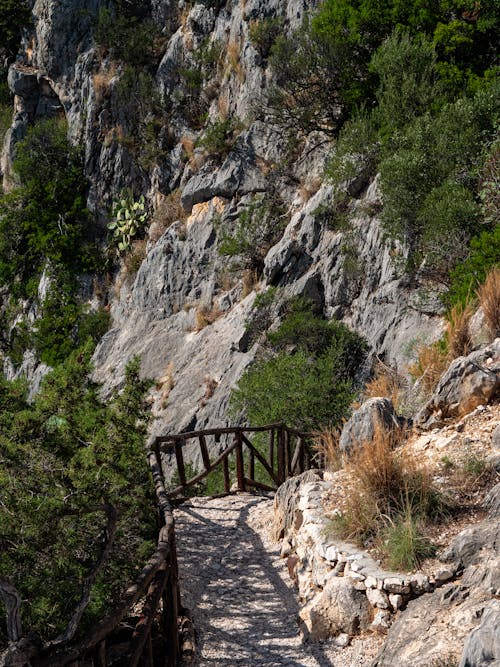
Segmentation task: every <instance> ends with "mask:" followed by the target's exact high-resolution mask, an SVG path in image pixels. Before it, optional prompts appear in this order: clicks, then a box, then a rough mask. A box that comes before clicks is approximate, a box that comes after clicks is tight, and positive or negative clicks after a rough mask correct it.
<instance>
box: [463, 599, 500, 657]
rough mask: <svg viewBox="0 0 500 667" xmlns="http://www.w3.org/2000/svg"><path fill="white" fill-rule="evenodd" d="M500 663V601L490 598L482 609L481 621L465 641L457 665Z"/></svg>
mask: <svg viewBox="0 0 500 667" xmlns="http://www.w3.org/2000/svg"><path fill="white" fill-rule="evenodd" d="M498 665H500V601H499V600H492V601H491V602H490V603H489V604H487V605H486V607H485V608H484V609H483V614H482V617H481V623H480V625H479V627H478V628H476V630H474V631H473V632H471V634H470V635H469V636H468V637H467V639H466V641H465V646H464V650H463V653H462V659H461V660H460V665H459V667H498Z"/></svg>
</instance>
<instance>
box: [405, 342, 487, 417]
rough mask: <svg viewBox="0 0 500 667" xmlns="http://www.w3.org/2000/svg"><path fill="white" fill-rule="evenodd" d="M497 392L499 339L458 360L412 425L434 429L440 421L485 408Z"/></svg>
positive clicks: (444, 376) (446, 373)
mask: <svg viewBox="0 0 500 667" xmlns="http://www.w3.org/2000/svg"><path fill="white" fill-rule="evenodd" d="M499 389H500V338H497V339H496V340H495V341H494V342H493V343H491V345H488V346H487V347H484V348H482V349H481V350H476V351H475V352H471V354H469V355H468V356H466V357H458V359H455V360H454V361H453V362H452V363H451V364H450V366H449V368H448V370H446V371H445V373H444V374H443V375H442V376H441V379H440V380H439V383H438V385H437V387H436V390H435V392H434V394H433V396H432V397H431V399H430V400H429V401H428V403H427V404H426V405H425V406H424V407H423V408H422V410H420V412H419V413H418V414H417V416H416V418H415V423H416V424H417V425H419V426H420V427H421V428H423V429H426V428H427V429H428V428H434V427H436V426H438V425H439V424H440V423H441V422H442V421H443V420H445V419H448V418H451V417H460V416H462V415H465V414H467V413H469V412H471V411H472V410H474V409H475V408H476V407H477V406H478V405H486V404H487V403H489V402H490V401H491V400H492V399H493V397H494V396H495V395H496V394H497V392H498V390H499Z"/></svg>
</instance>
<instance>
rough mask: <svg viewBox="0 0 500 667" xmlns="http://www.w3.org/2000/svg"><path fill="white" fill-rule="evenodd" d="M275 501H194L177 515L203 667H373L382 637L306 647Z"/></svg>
mask: <svg viewBox="0 0 500 667" xmlns="http://www.w3.org/2000/svg"><path fill="white" fill-rule="evenodd" d="M272 520H273V501H272V498H271V497H270V496H258V495H252V494H238V495H231V496H225V497H222V498H193V499H191V500H189V501H186V502H185V503H183V504H181V505H179V506H178V507H177V508H176V510H175V521H176V541H177V552H178V559H179V573H180V588H181V598H182V604H183V605H184V606H186V607H188V608H189V609H190V611H191V614H192V617H193V623H194V627H195V632H196V656H197V657H196V661H195V664H196V665H201V666H207V667H368V666H369V665H370V663H371V661H372V659H373V657H374V656H375V654H376V653H377V650H378V647H379V646H380V644H381V642H382V638H381V637H378V636H375V635H368V636H365V637H359V638H355V639H354V640H353V642H352V644H351V645H350V646H349V647H347V648H343V649H341V648H339V647H337V646H335V643H334V641H333V640H332V641H329V642H324V643H319V642H314V643H313V642H310V643H308V642H303V641H302V636H301V634H300V631H299V626H298V622H297V621H298V612H299V606H298V597H297V592H296V590H295V589H294V587H293V582H292V581H291V580H290V578H289V576H288V570H287V567H286V560H284V559H281V558H280V555H279V544H277V543H274V542H273V541H272V539H271V526H272Z"/></svg>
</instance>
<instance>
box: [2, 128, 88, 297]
mask: <svg viewBox="0 0 500 667" xmlns="http://www.w3.org/2000/svg"><path fill="white" fill-rule="evenodd" d="M14 170H15V172H16V174H17V175H18V178H19V183H20V185H19V187H18V188H16V189H15V190H14V191H12V192H10V193H8V194H6V195H3V196H2V197H1V198H0V283H2V284H4V285H5V284H8V285H9V286H10V288H11V290H12V292H13V293H14V294H20V295H26V294H28V293H29V292H30V291H31V290H32V288H33V286H34V285H35V284H36V282H35V281H34V280H33V279H35V280H36V278H37V277H38V276H39V275H40V274H41V271H42V269H43V268H44V266H45V265H46V264H47V262H48V263H49V264H50V265H51V267H52V269H53V271H55V272H57V271H58V270H63V271H66V270H67V271H68V273H70V274H72V275H75V274H76V273H82V272H84V271H88V270H92V269H94V268H95V267H96V261H97V253H96V251H95V249H93V248H92V246H91V244H90V241H91V240H92V235H93V233H92V227H91V225H90V220H89V215H88V211H87V210H86V208H85V198H86V191H87V181H86V179H85V176H84V174H83V165H82V156H81V154H80V151H79V150H78V149H76V148H74V147H72V146H71V145H70V144H69V142H68V140H67V137H66V124H65V122H63V121H60V120H58V119H51V120H47V121H41V122H39V123H37V124H36V125H34V126H33V127H32V128H30V130H28V132H27V134H26V138H25V139H24V140H23V141H21V142H19V144H18V145H17V154H16V159H15V161H14Z"/></svg>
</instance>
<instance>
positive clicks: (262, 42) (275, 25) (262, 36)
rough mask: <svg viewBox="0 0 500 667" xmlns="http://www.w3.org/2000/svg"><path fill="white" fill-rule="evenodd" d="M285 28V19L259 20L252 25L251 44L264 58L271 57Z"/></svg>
mask: <svg viewBox="0 0 500 667" xmlns="http://www.w3.org/2000/svg"><path fill="white" fill-rule="evenodd" d="M283 28H284V26H283V19H282V18H280V17H269V18H264V19H257V20H256V21H253V22H252V23H251V24H250V28H249V31H248V36H249V38H250V42H251V44H252V46H253V47H254V48H255V49H256V50H257V51H258V52H259V53H260V55H261V57H262V58H264V59H265V58H267V57H268V56H269V54H270V52H271V49H272V47H273V46H274V43H275V42H276V40H277V38H278V36H279V35H281V34H282V33H283Z"/></svg>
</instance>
